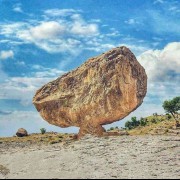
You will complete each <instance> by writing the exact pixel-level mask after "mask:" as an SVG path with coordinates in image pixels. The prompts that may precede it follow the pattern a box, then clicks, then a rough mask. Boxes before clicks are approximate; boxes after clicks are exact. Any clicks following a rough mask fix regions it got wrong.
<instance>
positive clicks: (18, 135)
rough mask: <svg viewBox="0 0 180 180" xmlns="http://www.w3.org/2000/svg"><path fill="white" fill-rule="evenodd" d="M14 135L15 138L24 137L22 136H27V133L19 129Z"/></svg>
mask: <svg viewBox="0 0 180 180" xmlns="http://www.w3.org/2000/svg"><path fill="white" fill-rule="evenodd" d="M16 135H17V137H24V136H28V132H27V131H26V130H25V129H23V128H20V129H18V131H17V133H16Z"/></svg>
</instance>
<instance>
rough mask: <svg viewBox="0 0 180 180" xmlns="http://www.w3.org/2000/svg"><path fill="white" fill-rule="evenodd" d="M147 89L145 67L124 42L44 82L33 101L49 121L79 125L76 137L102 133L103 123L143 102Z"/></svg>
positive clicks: (115, 119)
mask: <svg viewBox="0 0 180 180" xmlns="http://www.w3.org/2000/svg"><path fill="white" fill-rule="evenodd" d="M146 91H147V76H146V73H145V70H144V68H143V67H142V66H141V65H140V64H139V62H138V61H137V59H136V57H135V56H134V54H133V53H132V52H131V51H130V50H129V49H128V48H126V47H124V46H123V47H117V48H114V49H112V50H110V51H108V52H106V53H103V54H101V55H99V56H97V57H93V58H90V59H89V60H87V61H86V62H85V63H84V64H82V65H81V66H80V67H78V68H77V69H75V70H73V71H71V72H68V73H66V74H64V75H63V76H61V77H59V78H58V79H56V80H54V81H52V82H50V83H48V84H46V85H44V86H43V87H42V88H41V89H39V90H38V91H37V92H36V95H35V96H34V99H33V103H34V105H35V107H36V109H37V110H38V111H39V112H40V114H41V116H42V117H43V118H44V119H45V120H46V121H48V122H49V123H50V124H53V125H56V126H60V127H63V128H65V127H70V126H76V127H80V131H79V137H82V136H84V135H85V134H93V135H98V136H101V135H103V132H104V131H105V130H104V128H103V127H102V125H106V124H110V123H113V122H115V121H119V120H121V119H123V118H124V117H126V116H127V115H129V114H130V113H131V112H132V111H134V110H135V109H136V108H137V107H139V106H140V105H141V104H142V102H143V98H144V97H145V95H146Z"/></svg>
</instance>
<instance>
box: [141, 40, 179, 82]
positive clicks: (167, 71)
mask: <svg viewBox="0 0 180 180" xmlns="http://www.w3.org/2000/svg"><path fill="white" fill-rule="evenodd" d="M138 59H139V61H140V63H141V64H142V65H143V66H144V67H145V69H146V72H147V74H148V77H149V80H150V81H169V80H172V79H177V78H178V79H179V76H177V77H175V74H179V73H180V42H173V43H169V44H168V45H167V46H166V47H165V48H164V49H162V50H149V51H146V52H144V53H142V54H141V55H140V56H139V57H138Z"/></svg>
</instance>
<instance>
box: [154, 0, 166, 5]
mask: <svg viewBox="0 0 180 180" xmlns="http://www.w3.org/2000/svg"><path fill="white" fill-rule="evenodd" d="M154 4H164V0H155V1H154Z"/></svg>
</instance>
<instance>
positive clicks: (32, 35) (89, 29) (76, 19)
mask: <svg viewBox="0 0 180 180" xmlns="http://www.w3.org/2000/svg"><path fill="white" fill-rule="evenodd" d="M72 12H73V11H72ZM14 29H16V31H14ZM98 34H99V29H98V25H97V24H95V23H89V22H87V21H85V20H84V19H83V18H82V17H81V15H79V14H71V15H70V18H69V20H67V19H63V18H58V19H56V20H54V21H52V20H51V21H39V22H38V21H33V20H31V21H29V22H28V23H27V22H26V23H25V22H15V23H8V24H0V35H3V36H5V37H6V38H7V40H10V41H9V42H8V43H10V44H11V45H17V44H22V43H24V44H26V43H28V44H34V45H36V46H37V47H39V48H41V49H43V50H45V51H47V52H49V53H59V52H69V53H72V54H74V53H78V52H79V51H80V49H81V50H83V47H85V46H86V42H88V41H89V40H90V39H91V37H97V38H98Z"/></svg>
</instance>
